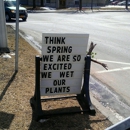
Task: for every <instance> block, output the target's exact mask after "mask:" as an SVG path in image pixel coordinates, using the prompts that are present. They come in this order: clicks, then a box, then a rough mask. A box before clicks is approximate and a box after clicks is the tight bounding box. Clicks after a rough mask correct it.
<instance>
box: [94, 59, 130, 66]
mask: <svg viewBox="0 0 130 130" xmlns="http://www.w3.org/2000/svg"><path fill="white" fill-rule="evenodd" d="M95 60H96V59H95ZM98 61H104V62H110V63H116V64H123V65H130V63H125V62H118V61H110V60H102V59H98Z"/></svg>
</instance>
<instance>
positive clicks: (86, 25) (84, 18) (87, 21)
mask: <svg viewBox="0 0 130 130" xmlns="http://www.w3.org/2000/svg"><path fill="white" fill-rule="evenodd" d="M129 13H130V12H90V11H89V12H87V11H86V12H77V11H76V10H75V11H72V12H70V11H69V12H62V13H61V12H60V13H58V12H55V11H51V12H46V13H35V12H32V13H29V17H28V20H27V22H22V21H21V20H20V23H19V27H20V30H22V31H23V32H24V33H25V34H26V35H25V36H26V39H28V40H30V41H32V42H33V43H34V44H35V45H37V46H38V47H39V48H41V44H42V33H47V32H51V33H87V34H89V44H90V42H91V41H93V42H94V43H96V44H97V45H96V47H95V49H94V52H95V53H97V55H95V59H97V60H98V61H101V62H103V63H105V64H107V65H108V69H109V70H105V69H104V68H103V67H102V66H100V65H97V64H95V63H92V65H91V76H92V77H94V78H95V79H96V80H97V81H95V80H93V78H92V79H91V81H90V89H91V91H92V94H93V95H95V97H96V98H97V100H98V101H99V102H101V103H102V104H103V105H104V106H105V107H109V108H111V110H113V111H116V113H119V115H120V117H121V118H126V117H128V116H130V100H129V99H130V94H129V93H130V76H129V75H130V56H129V55H130V45H129V43H130V22H129V20H130V14H129ZM7 24H10V25H13V26H15V21H11V22H8V23H7ZM99 84H100V85H99ZM101 84H103V85H101ZM104 86H105V87H104ZM107 94H108V95H107ZM110 94H112V95H110ZM112 103H113V104H112ZM118 105H119V106H118ZM120 105H121V107H120ZM122 109H124V111H122Z"/></svg>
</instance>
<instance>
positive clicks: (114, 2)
mask: <svg viewBox="0 0 130 130" xmlns="http://www.w3.org/2000/svg"><path fill="white" fill-rule="evenodd" d="M118 3H119V1H118V0H116V1H113V2H111V5H117V4H118Z"/></svg>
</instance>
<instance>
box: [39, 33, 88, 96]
mask: <svg viewBox="0 0 130 130" xmlns="http://www.w3.org/2000/svg"><path fill="white" fill-rule="evenodd" d="M88 38H89V35H88V34H71V33H67V34H66V33H65V34H61V33H60V34H59V33H43V34H42V56H41V58H42V61H41V68H40V93H41V96H52V95H61V94H80V93H81V86H82V76H83V72H84V63H85V60H84V58H85V57H86V51H87V45H88Z"/></svg>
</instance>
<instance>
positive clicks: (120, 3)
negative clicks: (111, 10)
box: [117, 1, 130, 6]
mask: <svg viewBox="0 0 130 130" xmlns="http://www.w3.org/2000/svg"><path fill="white" fill-rule="evenodd" d="M117 5H126V1H122V2H119V3H118V4H117ZM129 5H130V2H128V6H129Z"/></svg>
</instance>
